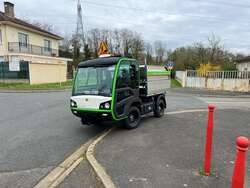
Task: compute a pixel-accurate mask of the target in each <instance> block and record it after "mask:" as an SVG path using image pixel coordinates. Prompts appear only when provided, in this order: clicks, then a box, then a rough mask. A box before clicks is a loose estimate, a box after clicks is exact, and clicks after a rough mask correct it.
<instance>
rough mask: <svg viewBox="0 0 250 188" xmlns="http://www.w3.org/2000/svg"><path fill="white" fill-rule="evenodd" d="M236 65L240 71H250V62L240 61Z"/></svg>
mask: <svg viewBox="0 0 250 188" xmlns="http://www.w3.org/2000/svg"><path fill="white" fill-rule="evenodd" d="M236 67H237V69H238V70H239V71H250V62H246V63H238V64H237V65H236Z"/></svg>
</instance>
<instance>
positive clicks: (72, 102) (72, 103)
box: [70, 100, 77, 108]
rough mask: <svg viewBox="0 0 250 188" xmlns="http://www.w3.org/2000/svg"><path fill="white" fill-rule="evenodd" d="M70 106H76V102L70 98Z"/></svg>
mask: <svg viewBox="0 0 250 188" xmlns="http://www.w3.org/2000/svg"><path fill="white" fill-rule="evenodd" d="M70 106H71V107H72V108H76V107H77V104H76V102H75V101H73V100H70Z"/></svg>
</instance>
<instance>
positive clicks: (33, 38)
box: [0, 25, 59, 55]
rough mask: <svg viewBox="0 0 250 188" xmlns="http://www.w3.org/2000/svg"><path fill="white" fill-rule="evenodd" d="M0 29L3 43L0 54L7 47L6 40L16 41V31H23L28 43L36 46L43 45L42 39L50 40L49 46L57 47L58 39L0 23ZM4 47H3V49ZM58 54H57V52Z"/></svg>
mask: <svg viewBox="0 0 250 188" xmlns="http://www.w3.org/2000/svg"><path fill="white" fill-rule="evenodd" d="M0 29H1V30H2V41H3V45H2V48H1V47H0V55H1V53H3V51H5V52H6V51H7V49H8V42H18V33H19V32H20V33H24V34H27V35H28V39H29V44H32V45H36V46H41V47H43V46H44V39H47V40H50V41H51V48H52V49H56V50H58V49H59V41H58V40H55V39H53V38H50V37H47V36H43V35H40V34H37V33H34V32H31V31H28V30H25V29H22V28H17V27H14V26H10V25H0ZM3 47H4V49H3ZM57 55H58V54H57Z"/></svg>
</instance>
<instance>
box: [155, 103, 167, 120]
mask: <svg viewBox="0 0 250 188" xmlns="http://www.w3.org/2000/svg"><path fill="white" fill-rule="evenodd" d="M164 106H165V103H164V101H163V99H160V100H158V102H157V104H156V108H155V110H154V116H155V117H162V116H164V111H165V107H164Z"/></svg>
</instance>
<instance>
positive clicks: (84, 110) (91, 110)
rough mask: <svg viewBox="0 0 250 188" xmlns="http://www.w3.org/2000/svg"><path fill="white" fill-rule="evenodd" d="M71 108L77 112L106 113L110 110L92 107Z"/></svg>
mask: <svg viewBox="0 0 250 188" xmlns="http://www.w3.org/2000/svg"><path fill="white" fill-rule="evenodd" d="M71 110H76V111H79V112H107V113H110V112H111V110H104V109H103V110H102V109H92V108H71Z"/></svg>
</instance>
